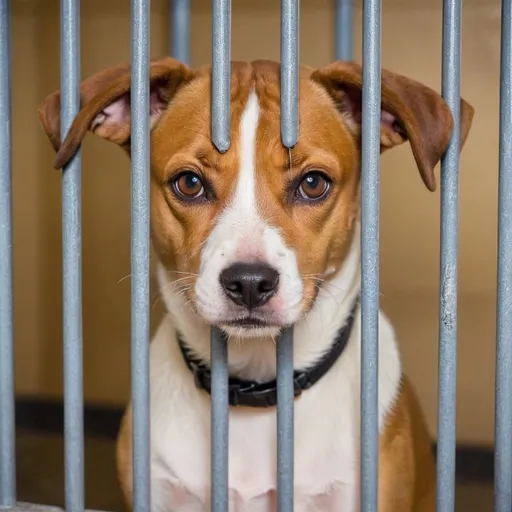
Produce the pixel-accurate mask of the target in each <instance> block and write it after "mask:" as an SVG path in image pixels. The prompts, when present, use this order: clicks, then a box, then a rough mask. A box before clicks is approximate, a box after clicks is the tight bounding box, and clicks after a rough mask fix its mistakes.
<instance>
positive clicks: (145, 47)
mask: <svg viewBox="0 0 512 512" xmlns="http://www.w3.org/2000/svg"><path fill="white" fill-rule="evenodd" d="M149 7H150V2H149V0H132V5H131V9H132V36H131V38H132V42H131V51H132V55H131V64H132V69H131V73H132V90H131V97H132V104H131V119H132V125H131V137H132V145H131V159H132V226H131V252H132V256H131V258H132V261H131V267H132V280H131V283H132V288H131V356H132V363H131V367H132V403H133V488H134V492H133V510H134V512H149V511H150V510H151V492H150V423H149V256H150V254H149V247H150V245H149V15H150V9H149Z"/></svg>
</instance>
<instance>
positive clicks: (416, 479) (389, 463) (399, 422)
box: [379, 376, 435, 512]
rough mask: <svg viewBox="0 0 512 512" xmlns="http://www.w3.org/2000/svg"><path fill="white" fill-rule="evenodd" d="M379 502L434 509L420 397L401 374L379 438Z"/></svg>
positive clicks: (426, 511)
mask: <svg viewBox="0 0 512 512" xmlns="http://www.w3.org/2000/svg"><path fill="white" fill-rule="evenodd" d="M379 474H380V475H381V476H382V477H381V479H380V482H379V505H381V507H383V508H381V509H382V511H383V512H388V511H389V512H391V511H392V512H402V511H404V512H406V511H407V512H408V511H410V510H414V511H418V512H433V511H434V510H435V463H434V456H433V451H432V444H431V439H430V436H429V433H428V428H427V424H426V421H425V418H424V415H423V413H422V411H421V408H420V405H419V402H418V399H417V397H416V394H415V393H414V390H413V388H412V386H411V384H410V382H409V380H408V379H407V377H405V376H402V378H401V382H400V388H399V391H398V393H397V397H396V400H395V402H394V404H393V406H392V407H391V408H390V409H389V411H388V414H387V417H386V420H385V427H384V429H383V431H382V434H381V437H380V441H379Z"/></svg>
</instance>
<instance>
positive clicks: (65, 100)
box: [60, 0, 84, 512]
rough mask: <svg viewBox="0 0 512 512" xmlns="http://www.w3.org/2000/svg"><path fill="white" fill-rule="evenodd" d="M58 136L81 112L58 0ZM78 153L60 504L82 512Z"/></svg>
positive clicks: (67, 227)
mask: <svg viewBox="0 0 512 512" xmlns="http://www.w3.org/2000/svg"><path fill="white" fill-rule="evenodd" d="M60 9H61V11H60V17H61V138H62V140H64V137H65V136H66V133H67V131H68V130H69V127H70V126H71V123H72V122H73V119H74V118H75V116H76V115H77V114H78V112H79V110H80V2H79V0H61V4H60ZM81 216H82V212H81V155H80V151H79V152H77V154H76V155H75V156H74V157H73V159H72V160H71V161H70V162H69V163H68V164H67V165H66V166H65V167H64V169H63V170H62V259H63V321H64V439H65V449H64V461H65V464H64V466H65V501H66V510H68V511H69V512H82V511H83V510H84V422H83V365H82V233H81V229H82V228H81V222H82V219H81Z"/></svg>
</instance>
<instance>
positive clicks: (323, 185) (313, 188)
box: [298, 172, 330, 200]
mask: <svg viewBox="0 0 512 512" xmlns="http://www.w3.org/2000/svg"><path fill="white" fill-rule="evenodd" d="M329 187H330V182H329V181H327V179H326V178H325V177H324V176H323V175H322V174H321V173H319V172H309V173H308V174H306V175H305V176H304V178H302V181H301V182H300V184H299V188H298V193H299V194H300V197H302V199H306V200H316V199H321V198H322V197H324V196H325V194H326V193H327V191H328V190H329Z"/></svg>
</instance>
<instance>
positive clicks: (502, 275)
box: [494, 0, 512, 512]
mask: <svg viewBox="0 0 512 512" xmlns="http://www.w3.org/2000/svg"><path fill="white" fill-rule="evenodd" d="M501 9H502V12H501V90H500V149H499V152H500V153H499V154H500V171H499V195H498V293H497V318H496V419H495V421H496V424H495V428H496V434H495V451H494V454H495V455H494V457H495V461H494V467H495V469H494V474H495V486H494V510H495V512H510V510H512V399H511V390H512V286H511V285H512V0H503V1H502V7H501Z"/></svg>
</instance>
